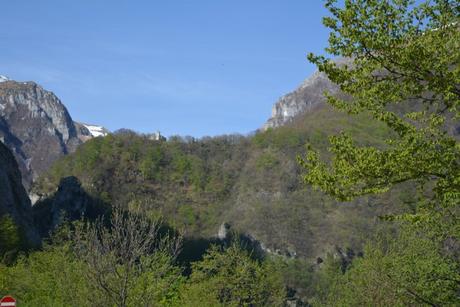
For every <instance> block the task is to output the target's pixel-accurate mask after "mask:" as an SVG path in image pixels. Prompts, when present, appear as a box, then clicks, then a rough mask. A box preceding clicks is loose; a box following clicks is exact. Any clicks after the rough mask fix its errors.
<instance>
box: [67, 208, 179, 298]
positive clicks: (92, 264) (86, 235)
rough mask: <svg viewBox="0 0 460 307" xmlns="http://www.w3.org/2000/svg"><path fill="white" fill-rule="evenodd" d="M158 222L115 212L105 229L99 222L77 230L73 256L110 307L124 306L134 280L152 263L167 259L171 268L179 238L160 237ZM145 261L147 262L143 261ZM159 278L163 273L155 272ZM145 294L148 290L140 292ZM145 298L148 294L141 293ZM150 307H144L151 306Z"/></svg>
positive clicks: (161, 266)
mask: <svg viewBox="0 0 460 307" xmlns="http://www.w3.org/2000/svg"><path fill="white" fill-rule="evenodd" d="M161 225H162V222H161V220H159V219H157V220H153V221H152V220H150V219H148V218H146V217H145V216H142V215H139V214H133V213H129V212H126V211H123V210H121V209H115V210H114V211H113V213H112V215H111V218H110V222H109V226H107V225H105V223H104V220H103V219H102V218H100V219H98V220H97V221H96V222H95V223H86V224H85V225H84V226H81V227H77V229H76V231H75V242H76V251H77V254H78V255H79V256H80V257H81V258H82V260H84V261H85V262H87V264H88V267H89V270H88V274H87V275H88V277H89V278H90V279H91V281H92V282H93V283H94V284H95V285H96V286H97V287H98V288H99V289H100V290H101V291H102V292H103V293H105V295H106V297H107V299H109V300H110V301H111V302H112V303H113V304H115V305H117V306H120V307H122V306H123V307H124V306H127V303H128V299H129V298H130V294H131V293H130V290H131V289H132V288H133V286H135V285H133V283H135V281H136V279H137V278H138V277H139V276H141V275H142V274H144V273H145V272H146V271H147V270H149V269H151V268H152V265H155V264H154V263H152V259H163V260H164V259H167V261H169V262H170V264H171V266H164V265H158V266H157V267H158V268H159V269H164V270H168V268H171V267H172V262H173V261H174V259H175V258H176V256H177V254H178V253H179V250H180V246H181V242H182V236H181V235H177V234H170V233H166V234H161V232H160V227H161ZM145 259H148V260H147V261H145ZM156 273H157V275H163V274H166V273H167V272H156ZM142 291H148V289H145V290H142ZM142 296H143V297H148V293H143V295H142ZM151 304H153V303H148V305H151Z"/></svg>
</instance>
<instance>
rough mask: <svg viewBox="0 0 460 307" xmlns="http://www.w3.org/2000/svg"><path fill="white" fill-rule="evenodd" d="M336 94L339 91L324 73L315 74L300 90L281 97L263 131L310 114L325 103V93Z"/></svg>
mask: <svg viewBox="0 0 460 307" xmlns="http://www.w3.org/2000/svg"><path fill="white" fill-rule="evenodd" d="M325 91H327V92H329V93H331V94H335V93H337V92H338V91H339V88H338V86H337V85H336V84H334V83H332V82H331V81H330V80H329V79H328V78H327V77H326V75H325V74H324V73H321V72H318V71H317V72H315V73H314V74H313V75H312V76H310V77H309V78H307V79H306V80H305V81H304V82H303V83H302V84H301V85H300V87H299V88H297V89H296V90H294V91H293V92H291V93H289V94H287V95H285V96H283V97H281V98H280V99H279V100H278V101H277V102H276V103H275V105H274V106H273V109H272V116H271V118H270V119H269V120H268V121H267V122H266V123H265V125H264V126H263V130H266V129H268V128H276V127H279V126H282V125H284V124H286V123H288V122H290V121H291V120H292V119H294V118H295V117H296V116H298V115H300V114H303V113H305V112H308V111H310V110H312V109H314V108H315V107H317V106H318V105H319V104H321V103H323V102H324V101H325V98H324V92H325Z"/></svg>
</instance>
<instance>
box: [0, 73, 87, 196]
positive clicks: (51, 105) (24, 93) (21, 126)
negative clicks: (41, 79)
mask: <svg viewBox="0 0 460 307" xmlns="http://www.w3.org/2000/svg"><path fill="white" fill-rule="evenodd" d="M92 137H93V134H92V133H91V131H90V130H89V129H88V128H87V127H86V126H85V125H83V124H79V123H75V122H74V121H73V120H72V118H71V116H70V114H69V112H68V111H67V109H66V107H65V106H64V105H63V104H62V102H61V101H60V100H59V98H57V97H56V95H54V94H53V93H52V92H50V91H47V90H45V89H43V88H42V87H41V86H39V85H38V84H36V83H34V82H16V81H11V80H9V79H8V78H6V77H4V78H2V82H0V141H2V142H3V143H4V144H5V145H6V146H7V147H9V148H10V149H11V151H12V152H13V154H14V156H15V157H16V160H17V161H18V164H19V169H20V171H21V173H22V177H23V184H24V186H25V187H26V189H28V188H29V187H30V184H31V183H32V181H33V180H35V179H36V178H37V177H38V176H39V175H40V174H41V173H43V172H44V171H46V170H47V169H48V168H49V167H50V166H51V164H52V163H53V162H54V161H55V160H56V159H58V158H59V157H61V156H63V155H65V154H67V153H69V152H73V151H74V150H75V149H76V147H77V146H78V145H79V144H81V143H82V142H84V141H86V140H88V139H90V138H92Z"/></svg>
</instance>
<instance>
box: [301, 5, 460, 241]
mask: <svg viewBox="0 0 460 307" xmlns="http://www.w3.org/2000/svg"><path fill="white" fill-rule="evenodd" d="M335 2H336V1H327V4H326V6H327V8H329V10H330V12H331V13H332V16H331V17H327V18H325V19H324V24H325V25H326V26H328V27H329V28H330V29H331V30H332V32H331V34H330V38H329V47H328V48H327V51H328V52H329V53H331V54H333V55H336V56H342V57H347V58H350V59H353V60H352V63H349V64H341V65H338V64H336V63H334V62H333V61H330V60H328V59H326V58H325V57H323V56H315V55H313V54H310V55H309V59H310V60H311V61H312V62H313V63H315V64H317V65H318V67H319V69H320V70H321V71H324V72H325V73H326V74H327V75H328V77H329V78H330V79H331V80H332V81H334V82H336V83H337V84H339V85H340V87H341V89H342V91H343V92H345V93H346V94H349V95H350V96H351V97H352V99H351V100H342V99H339V98H337V97H333V96H328V102H329V103H330V104H332V105H333V106H335V107H337V108H338V109H341V110H344V111H346V112H348V113H350V114H355V113H360V112H364V111H366V112H368V113H370V114H371V115H372V116H373V118H374V119H375V120H378V121H381V122H383V123H384V124H385V125H387V126H388V127H389V128H390V129H392V130H393V131H394V132H395V136H394V137H393V138H391V139H388V140H387V144H386V146H384V147H383V148H376V147H374V146H357V145H356V144H355V142H354V141H353V138H352V137H351V136H350V135H348V134H346V133H342V134H340V135H337V136H333V137H331V138H330V142H331V148H330V151H331V152H332V153H333V154H334V157H333V160H332V162H331V163H330V164H328V163H325V162H323V161H321V159H320V157H319V155H318V153H317V152H316V151H314V150H310V151H309V152H308V154H307V156H306V157H305V159H300V162H301V163H302V165H303V166H304V167H305V169H306V170H307V173H306V175H305V181H306V182H308V183H310V184H313V185H315V186H317V187H319V188H321V189H322V190H324V191H326V192H328V193H330V194H332V195H334V196H335V197H337V198H339V199H341V200H349V199H352V198H354V197H356V196H361V195H365V194H369V193H381V192H385V191H388V190H389V189H390V188H391V187H393V186H394V185H397V184H399V183H401V182H407V181H412V182H415V183H416V184H417V186H418V187H419V189H420V191H422V192H424V195H425V197H424V198H423V199H421V200H420V202H419V203H418V205H419V208H418V210H417V212H416V213H415V214H411V215H409V214H408V215H405V219H406V220H412V221H413V222H415V223H428V224H430V227H432V229H433V230H438V229H435V227H436V228H439V225H440V224H441V223H440V221H445V220H446V219H448V220H449V221H450V222H451V223H453V224H455V225H452V224H451V225H449V226H448V227H444V228H443V229H439V230H440V231H441V233H439V234H440V235H441V236H457V237H458V235H459V234H460V233H459V227H458V219H457V218H456V217H455V214H454V212H455V210H456V209H457V208H456V207H457V205H458V204H459V203H460V145H459V142H458V139H456V138H455V137H454V136H453V135H452V133H451V131H448V130H447V129H446V124H447V123H448V122H449V121H458V119H459V117H460V110H459V102H460V67H459V63H460V53H459V52H458V50H459V48H460V31H459V24H458V21H459V14H460V13H459V6H458V3H457V1H441V0H440V1H424V2H423V3H421V4H419V5H414V4H413V1H408V0H398V1H396V0H394V1H369V0H356V1H346V2H345V6H344V7H343V8H340V7H338V6H336V5H335ZM398 104H404V105H405V107H403V108H399V109H398V111H394V105H398ZM401 110H406V111H401ZM427 194H429V196H428V197H426V195H427Z"/></svg>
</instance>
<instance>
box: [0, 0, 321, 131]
mask: <svg viewBox="0 0 460 307" xmlns="http://www.w3.org/2000/svg"><path fill="white" fill-rule="evenodd" d="M0 9H1V12H2V13H1V18H0V74H3V75H7V76H9V77H10V78H12V79H15V80H18V81H29V80H32V81H35V82H37V83H39V84H41V85H42V86H43V87H45V88H46V89H48V90H51V91H53V92H54V93H55V94H56V95H57V96H58V97H59V98H60V99H61V100H62V101H63V103H64V104H65V105H66V106H67V108H68V110H69V112H70V114H71V116H72V117H73V119H74V120H76V121H82V122H87V123H93V124H100V125H103V126H105V127H107V128H109V129H110V130H112V131H113V130H116V129H119V128H130V129H133V130H136V131H139V132H153V131H156V130H160V131H161V132H162V133H163V134H165V135H167V136H169V135H173V134H180V135H192V136H195V137H200V136H204V135H219V134H225V133H234V132H237V133H243V134H244V133H248V132H251V131H254V130H256V129H257V128H259V127H260V126H261V125H262V124H263V123H264V122H265V121H266V120H267V119H268V117H269V116H270V113H271V107H272V105H273V103H275V102H276V100H277V99H278V98H279V97H280V96H282V95H284V94H286V93H287V92H289V91H291V90H293V89H295V88H296V87H297V86H298V85H299V84H300V83H301V82H302V81H303V80H304V79H305V78H306V77H308V76H309V75H310V74H311V73H312V72H313V71H314V69H315V68H314V66H313V65H311V64H309V63H308V62H307V60H306V54H307V52H309V51H313V52H316V53H323V49H324V47H325V46H326V43H327V29H326V28H325V27H324V26H323V25H322V24H321V18H322V16H324V15H325V14H326V10H325V9H324V8H323V1H320V0H278V1H274V0H273V1H271V0H220V1H219V0H193V1H186V0H182V1H179V0H167V1H166V0H164V1H155V0H150V1H147V0H145V1H140V0H131V1H127V0H126V1H122V0H119V1H118V0H105V1H102V0H78V1H77V0H75V1H70V0H69V1H62V0H40V1H36V0H28V1H26V0H24V1H2V2H1V5H0Z"/></svg>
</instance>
